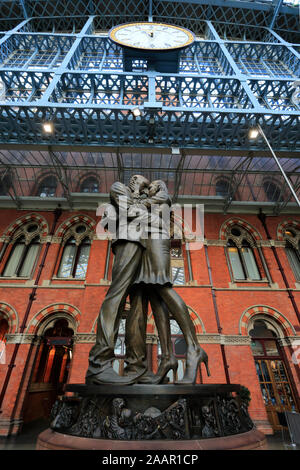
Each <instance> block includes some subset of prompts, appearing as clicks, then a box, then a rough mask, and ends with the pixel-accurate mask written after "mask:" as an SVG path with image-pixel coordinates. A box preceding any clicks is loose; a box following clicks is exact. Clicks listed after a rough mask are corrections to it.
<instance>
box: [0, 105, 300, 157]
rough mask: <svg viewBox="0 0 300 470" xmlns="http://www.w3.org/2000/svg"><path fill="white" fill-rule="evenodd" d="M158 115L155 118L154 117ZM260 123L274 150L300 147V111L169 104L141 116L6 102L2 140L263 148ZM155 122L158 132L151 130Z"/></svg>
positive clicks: (0, 131)
mask: <svg viewBox="0 0 300 470" xmlns="http://www.w3.org/2000/svg"><path fill="white" fill-rule="evenodd" d="M151 120H152V121H151ZM45 121H51V122H53V123H54V133H53V134H51V135H47V134H45V132H44V131H43V123H44V122H45ZM257 122H259V123H260V125H261V126H262V127H263V129H264V130H265V133H266V135H267V137H268V138H269V139H270V141H271V142H272V146H273V148H274V150H276V151H279V150H288V149H290V150H293V151H294V150H295V149H297V148H299V143H300V142H299V140H300V132H299V130H300V121H299V115H297V114H294V115H289V116H283V115H281V114H278V113H277V114H268V115H263V114H259V113H257V114H255V113H253V112H248V113H247V114H245V113H244V112H237V111H235V112H229V113H228V112H227V111H224V110H223V111H222V110H221V111H220V110H219V111H217V112H213V111H212V110H210V109H208V110H206V111H201V112H200V111H198V112H195V111H194V112H193V111H190V110H189V111H187V110H186V109H185V110H184V111H183V110H182V109H181V108H174V107H172V108H168V109H167V108H166V107H163V108H162V109H161V110H160V111H159V112H156V113H154V114H153V111H152V110H149V111H144V113H143V116H142V117H139V118H136V117H134V116H133V114H132V112H131V111H130V110H128V109H125V107H122V108H120V107H119V108H118V107H114V106H110V107H109V108H106V109H105V108H103V107H102V108H100V107H99V106H97V107H92V106H91V107H87V106H85V107H84V108H83V107H82V106H80V105H77V106H76V105H72V106H70V105H69V104H60V105H58V104H56V105H53V106H48V107H43V106H35V103H33V105H32V106H31V107H29V106H27V105H22V104H20V105H17V106H16V103H14V106H7V105H4V106H1V108H0V142H1V143H21V142H22V143H24V144H25V143H26V144H27V143H28V144H47V145H55V144H56V145H57V144H62V145H63V144H69V145H103V146H105V145H108V146H135V147H139V146H141V147H145V146H146V147H147V146H149V147H150V146H151V147H153V145H154V146H155V147H173V146H178V147H186V148H188V147H196V148H207V149H209V148H210V149H219V150H220V149H228V150H229V149H232V150H233V149H238V150H250V149H253V148H254V149H263V148H264V145H263V142H262V141H259V140H258V141H257V142H256V143H255V144H254V143H251V141H250V140H249V138H248V132H249V126H250V124H255V123H257ZM150 124H151V125H152V126H154V129H155V132H154V133H153V132H152V133H151V135H150V127H151V126H150Z"/></svg>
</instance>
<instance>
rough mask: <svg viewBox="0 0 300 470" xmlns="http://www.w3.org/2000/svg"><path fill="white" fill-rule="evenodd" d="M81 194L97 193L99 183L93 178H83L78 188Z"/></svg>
mask: <svg viewBox="0 0 300 470" xmlns="http://www.w3.org/2000/svg"><path fill="white" fill-rule="evenodd" d="M80 192H81V193H98V192H99V182H98V180H97V178H96V177H95V176H89V177H88V178H85V179H84V180H83V182H82V183H81V186H80Z"/></svg>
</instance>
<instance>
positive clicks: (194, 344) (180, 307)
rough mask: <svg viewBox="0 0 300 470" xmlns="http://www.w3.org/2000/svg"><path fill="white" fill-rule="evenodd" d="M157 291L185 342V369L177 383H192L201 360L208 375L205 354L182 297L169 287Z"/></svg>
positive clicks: (194, 380)
mask: <svg viewBox="0 0 300 470" xmlns="http://www.w3.org/2000/svg"><path fill="white" fill-rule="evenodd" d="M157 291H158V293H159V295H160V297H161V299H162V300H163V301H164V302H165V303H166V304H167V305H168V308H169V310H170V312H171V314H172V315H173V318H174V319H175V320H176V321H177V323H178V325H179V327H180V328H181V331H182V333H183V335H184V338H185V341H186V344H187V354H186V369H185V373H184V377H183V379H182V380H180V381H178V382H177V383H178V384H183V385H186V384H194V383H195V382H196V378H197V370H198V366H199V364H200V363H201V362H204V363H205V366H206V371H207V374H208V375H210V372H209V369H208V357H207V354H206V352H205V351H204V349H202V348H201V346H200V345H199V344H198V341H197V336H196V331H195V328H194V325H193V322H192V320H191V318H190V315H189V311H188V309H187V306H186V304H185V303H184V301H183V300H182V298H181V297H180V296H179V295H178V294H177V292H176V291H175V290H173V289H172V288H171V287H166V286H163V287H159V288H158V289H157Z"/></svg>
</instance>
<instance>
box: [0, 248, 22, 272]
mask: <svg viewBox="0 0 300 470" xmlns="http://www.w3.org/2000/svg"><path fill="white" fill-rule="evenodd" d="M24 247H25V244H24V243H16V244H15V245H14V247H13V248H12V251H11V253H10V257H9V260H8V262H7V263H6V266H5V269H4V272H3V276H15V275H16V271H17V267H18V265H19V263H20V260H21V256H22V253H23V250H24Z"/></svg>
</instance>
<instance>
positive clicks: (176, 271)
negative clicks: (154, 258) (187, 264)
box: [172, 266, 185, 286]
mask: <svg viewBox="0 0 300 470" xmlns="http://www.w3.org/2000/svg"><path fill="white" fill-rule="evenodd" d="M172 280H173V284H174V285H175V286H182V285H184V284H185V279H184V267H182V266H180V267H174V266H173V267H172Z"/></svg>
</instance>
